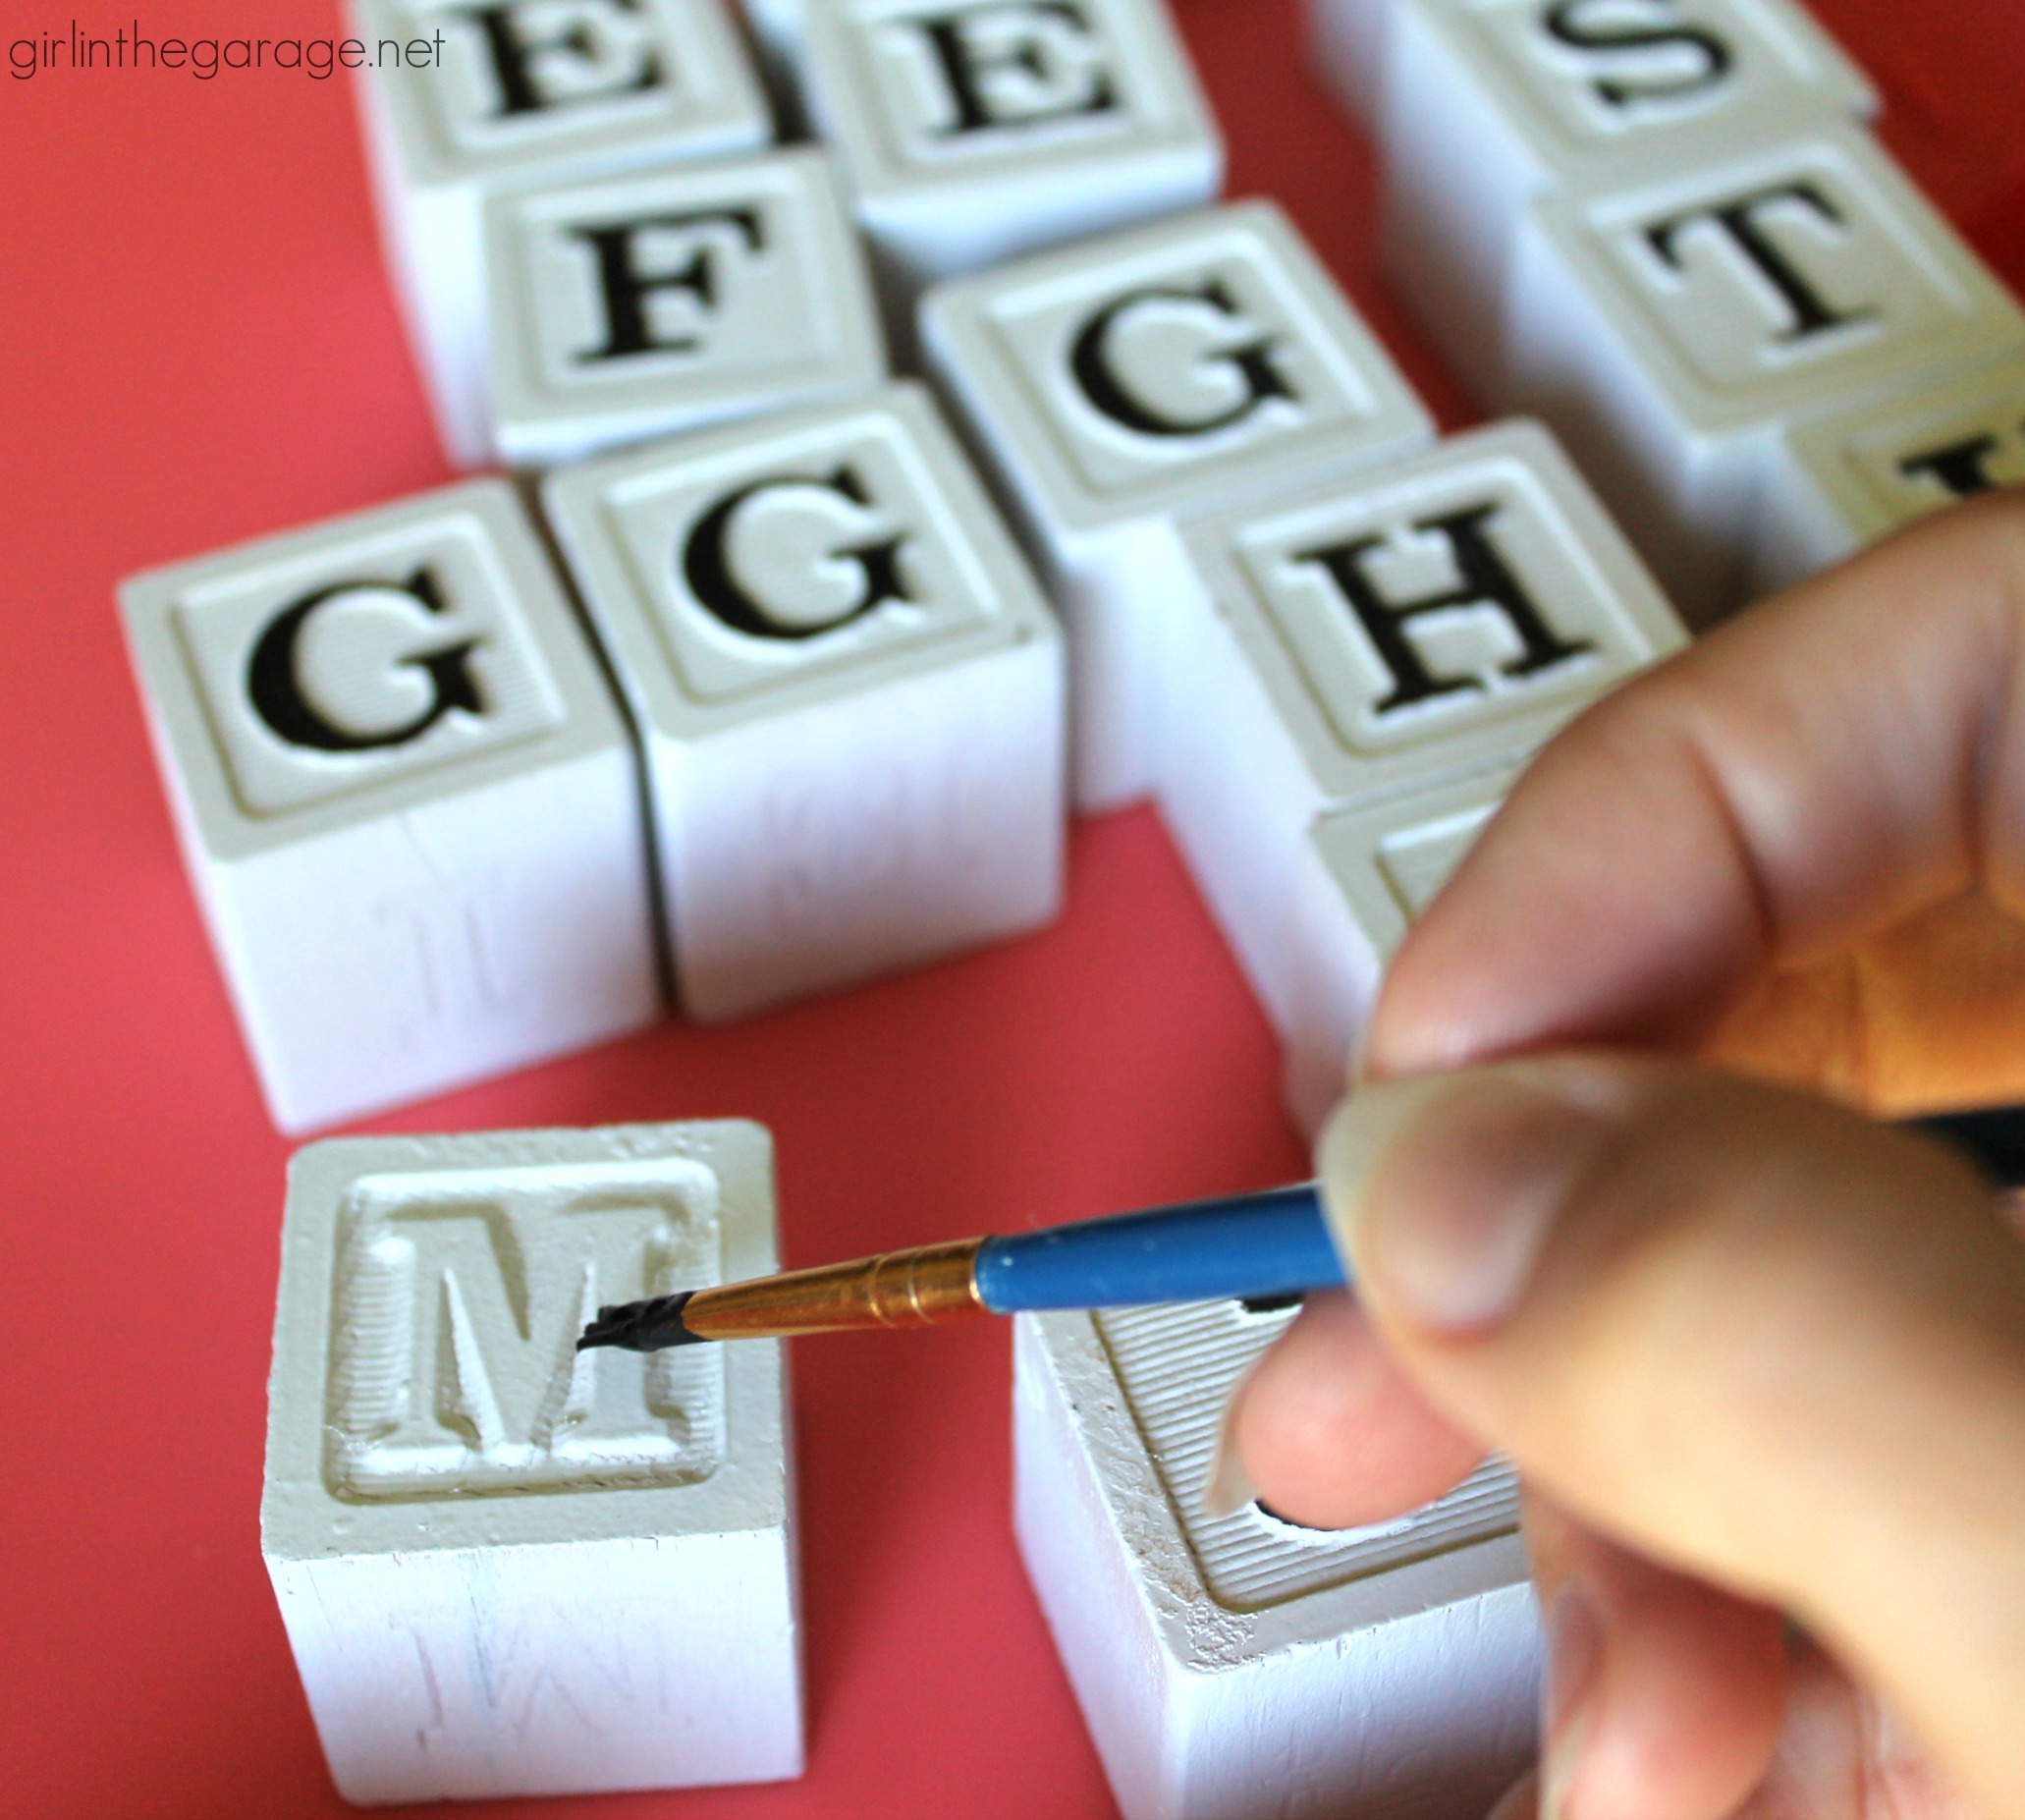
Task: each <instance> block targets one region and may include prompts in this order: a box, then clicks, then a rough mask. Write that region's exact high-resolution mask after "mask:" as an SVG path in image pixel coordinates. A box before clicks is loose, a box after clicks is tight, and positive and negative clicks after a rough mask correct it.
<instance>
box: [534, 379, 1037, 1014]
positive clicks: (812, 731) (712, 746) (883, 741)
mask: <svg viewBox="0 0 2025 1820" xmlns="http://www.w3.org/2000/svg"><path fill="white" fill-rule="evenodd" d="M545 498H546V502H547V506H548V511H549V517H550V520H551V522H552V524H554V527H555V530H556V533H557V537H558V539H559V541H560V542H561V544H562V545H563V548H564V550H565V551H566V552H567V554H568V556H569V559H570V562H571V565H572V568H573V569H574V570H575V575H576V579H577V582H578V586H579V589H580V591H581V594H582V596H583V599H584V602H585V604H586V606H587V607H588V609H589V611H590V613H591V615H592V617H593V619H594V620H595V622H596V623H597V625H598V626H599V628H600V630H601V631H602V633H603V634H604V636H605V640H606V643H607V646H608V648H609V649H610V650H611V652H612V654H613V658H614V661H615V663H616V664H617V666H618V669H619V672H620V676H621V680H622V686H623V687H624V688H625V689H626V690H627V691H628V694H629V699H630V702H631V706H632V712H633V717H634V720H635V722H636V723H637V725H638V726H639V728H640V730H641V735H642V738H643V740H644V743H645V748H646V773H647V779H648V786H649V797H650V800H651V805H652V814H653V826H654V835H655V847H656V852H657V854H658V855H659V860H660V866H661V885H662V897H663V902H664V906H665V913H666V917H667V935H668V941H669V945H670V947H671V949H672V951H673V953H674V956H675V966H676V974H677V979H678V982H679V985H680V988H681V993H682V999H683V1004H684V1008H685V1009H686V1010H687V1011H689V1012H690V1013H691V1014H692V1015H694V1016H696V1017H699V1018H704V1019H719V1018H730V1017H735V1016H739V1015H741V1014H744V1013H747V1012H753V1011H757V1010H760V1009H762V1008H763V1007H766V1006H769V1005H773V1004H778V1003H781V1002H784V1001H786V1000H789V999H793V998H795V997H799V996H801V995H804V994H807V993H812V992H818V991H824V990H828V989H831V988H834V987H838V986H842V985H845V984H847V983H849V982H852V981H855V980H858V979H862V978H866V977H869V976H871V975H873V974H877V973H881V972H885V971H889V970H891V969H894V968H897V967H902V966H905V965H914V964H917V963H920V962H924V961H927V960H930V959H933V958H936V957H939V956H941V955H945V954H948V953H951V952H953V951H956V950H958V949H962V948H967V947H971V946H974V945H976V944H979V943H982V942H986V941H990V940H994V939H997V938H1000V937H1003V936H1009V935H1012V934H1014V933H1017V932H1019V931H1022V930H1026V929H1031V928H1033V927H1035V926H1037V925H1038V924H1040V923H1042V922H1045V921H1047V920H1048V919H1049V918H1050V917H1052V916H1053V915H1054V913H1055V910H1056V909H1057V907H1058V905H1059V903H1060V897H1061V889H1062V848H1063V838H1064V820H1065V810H1064V801H1063V773H1064V769H1065V763H1066V760H1065V755H1064V744H1065V734H1064V724H1063V723H1064V716H1065V701H1064V697H1065V689H1066V684H1065V680H1064V674H1063V672H1064V661H1063V648H1062V636H1061V634H1060V632H1059V630H1058V629H1057V627H1056V624H1055V620H1054V616H1053V615H1052V614H1051V613H1050V611H1049V610H1048V606H1047V603H1046V602H1045V600H1044V599H1043V598H1042V596H1041V593H1040V590H1039V588H1038V586H1037V585H1036V584H1035V582H1034V580H1033V578H1032V576H1031V574H1030V572H1029V571H1028V570H1027V568H1026V566H1025V564H1024V561H1023V560H1022V558H1021V557H1020V555H1019V553H1018V550H1017V548H1016V546H1015V545H1014V543H1013V539H1012V536H1011V534H1010V533H1009V532H1008V531H1007V530H1006V529H1005V527H1004V526H1003V524H1000V522H999V521H998V519H997V517H996V515H995V514H994V512H993V509H992V507H991V504H990V502H989V500H988V498H987V496H986V494H985V491H984V488H983V486H982V485H981V483H980V482H979V481H978V480H977V479H976V477H975V476H974V475H973V474H972V473H971V471H970V469H969V467H968V465H967V463H966V462H965V460H964V457H963V454H962V451H961V450H960V448H959V447H958V444H957V441H956V439H955V437H954V436H953V435H952V434H951V433H950V431H949V430H948V428H947V427H946V426H945V425H944V424H943V423H942V421H941V419H940V418H939V417H938V415H937V414H936V411H935V407H934V405H933V404H932V402H931V401H930V399H929V397H928V395H927V392H926V390H925V389H924V388H922V387H920V386H917V385H910V384H909V385H897V386H893V387H890V388H888V389H886V390H884V391H882V392H878V393H874V394H872V395H870V396H868V397H866V398H864V399H862V400H858V401H854V402H851V403H848V404H844V405H837V406H831V407H828V408H827V409H825V410H822V411H818V412H809V413H801V414H794V415H790V416H775V417H769V418H766V419H764V420H762V421H759V422H756V423H751V424H747V425H743V426H741V427H739V428H736V429H727V430H719V431H715V432H712V433H709V434H707V435H699V436H691V437H686V438H683V439H680V440H677V441H675V442H671V443H666V444H662V445H658V446H653V447H649V448H647V449H643V450H640V451H638V452H636V453H633V454H629V455H624V456H614V457H610V458H607V459H606V460H604V461H602V462H596V463H592V464H590V465H589V466H587V467H584V468H579V469H571V470H566V471H564V472H561V473H558V474H555V475H552V476H551V477H550V479H549V481H548V483H547V487H546V493H545Z"/></svg>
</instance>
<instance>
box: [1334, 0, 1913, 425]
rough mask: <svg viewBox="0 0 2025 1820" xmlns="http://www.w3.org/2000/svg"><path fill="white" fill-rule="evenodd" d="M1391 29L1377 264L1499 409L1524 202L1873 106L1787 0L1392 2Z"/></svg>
mask: <svg viewBox="0 0 2025 1820" xmlns="http://www.w3.org/2000/svg"><path fill="white" fill-rule="evenodd" d="M1362 4H1364V5H1366V6H1369V5H1371V4H1372V0H1362ZM1389 17H1390V20H1391V26H1390V29H1389V30H1388V31H1387V32H1386V34H1385V46H1386V54H1387V63H1386V65H1385V81H1384V87H1385V95H1384V100H1383V103H1382V105H1381V108H1380V122H1379V138H1380V140H1381V146H1382V151H1383V158H1382V165H1383V169H1384V172H1385V204H1384V230H1383V232H1384V246H1385V252H1386V258H1387V263H1388V265H1389V267H1390V269H1391V272H1392V274H1393V276H1394V277H1395V279H1396V281H1397V282H1398V284H1399V285H1400V288H1401V289H1402V290H1403V291H1404V293H1405V295H1406V297H1407V298H1408V300H1409V301H1410V302H1411V303H1413V305H1414V307H1415V309H1416V310H1417V311H1418V312H1419V314H1420V316H1421V317H1422V319H1423V320H1424V322H1425V323H1426V324H1427V326H1428V328H1429V329H1430V330H1431V331H1432V332H1433V334H1434V336H1435V338H1436V340H1437V342H1438V343H1439V344H1440V345H1441V347H1442V348H1443V350H1444V352H1445V353H1446V354H1447V355H1448V356H1449V358H1450V361H1451V363H1452V364H1453V365H1454V366H1455V367H1456V369H1457V371H1458V372H1460V373H1461V374H1462V375H1463V377H1464V378H1465V379H1466V380H1468V381H1469V383H1470V384H1471V385H1472V387H1473V388H1474V389H1475V390H1476V392H1477V395H1478V396H1479V398H1481V399H1483V400H1484V401H1485V402H1486V403H1487V404H1489V405H1491V406H1492V408H1494V409H1503V408H1504V406H1505V373H1504V372H1503V371H1502V369H1501V367H1500V365H1499V358H1498V357H1499V354H1500V352H1501V345H1502V342H1503V335H1502V328H1503V315H1504V304H1505V289H1506V284H1507V274H1508V269H1509V265H1510V258H1511V248H1512V240H1513V236H1514V234H1515V232H1516V228H1517V223H1518V219H1519V216H1520V214H1521V212H1522V211H1523V209H1524V207H1525V205H1526V203H1527V202H1528V201H1530V200H1531V199H1532V198H1533V197H1535V196H1538V195H1541V194H1545V193H1551V192H1552V191H1554V190H1557V189H1559V188H1560V187H1562V186H1564V185H1566V184H1570V183H1582V182H1588V181H1592V180H1597V179H1603V180H1606V181H1611V182H1621V181H1622V180H1623V178H1624V176H1625V174H1626V173H1628V172H1633V171H1637V170H1639V169H1645V170H1650V171H1655V172H1669V171H1677V170H1680V169H1682V168H1685V167H1689V166H1692V165H1695V164H1701V163H1707V162H1709V161H1711V160H1712V159H1721V158H1723V157H1725V156H1727V155H1728V154H1730V153H1731V152H1733V151H1734V150H1735V149H1736V148H1737V147H1738V146H1739V145H1747V144H1751V143H1753V142H1757V141H1762V140H1765V139H1769V138H1782V137H1785V136H1787V135H1789V134H1791V133H1792V132H1794V131H1795V130H1801V131H1804V130H1805V128H1806V126H1807V124H1808V123H1809V122H1810V121H1813V120H1817V119H1819V120H1823V121H1832V120H1833V119H1835V118H1836V117H1837V116H1840V117H1843V118H1847V117H1850V116H1866V115H1869V114H1872V113H1874V112H1875V111H1876V107H1877V97H1876V94H1875V92H1874V90H1873V89H1872V88H1871V86H1870V84H1869V83H1868V82H1866V81H1865V79H1864V77H1863V75H1862V73H1861V72H1860V71H1859V70H1858V69H1857V68H1856V66H1855V65H1854V64H1853V63H1852V62H1851V61H1850V60H1849V58H1848V57H1847V56H1846V55H1845V54H1844V53H1843V52H1842V51H1841V50H1840V49H1839V48H1838V47H1837V46H1836V45H1835V43H1834V42H1833V40H1832V39H1831V38H1830V37H1829V36H1828V34H1827V33H1826V32H1824V31H1823V30H1822V29H1821V28H1820V27H1819V26H1817V25H1816V24H1815V23H1814V21H1813V20H1812V19H1811V18H1810V17H1809V16H1808V15H1807V13H1806V12H1805V11H1804V10H1803V9H1802V8H1801V7H1799V6H1797V5H1795V4H1792V0H1657V4H1638V5H1633V6H1626V5H1624V4H1623V3H1622V0H1390V5H1389Z"/></svg>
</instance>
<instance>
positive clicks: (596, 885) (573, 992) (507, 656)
mask: <svg viewBox="0 0 2025 1820" xmlns="http://www.w3.org/2000/svg"><path fill="white" fill-rule="evenodd" d="M121 601H122V606H123V608H124V611H125V616H126V623H127V634H128V641H129V646H130V649H131V652H132V656H133V660H134V666H135V670H136V673H137V678H138V681H139V685H140V692H141V696H142V699H143V702H144V704H145V707H146V710H147V715H148V722H149V727H150V730H151V732H152V735H153V738H154V745H155V753H156V757H157V760H158V761H159V763H160V766H161V771H162V777H163V782H164V784H165V786H166V787H167V790H168V795H169V800H170V805H171V807H172V809H173V811H174V815H175V821H176V828H177V833H178V836H179V837H180V839H181V842H182V846H183V853H184V858H185V861H186V863H187V864H188V866H189V868H190V873H191V877H192V881H193V883H194V885H195V887H196V892H197V898H198V901H199V903H200V904H201V906H202V908H203V911H204V915H205V919H206V921H207V923H208V924H209V927H210V932H211V940H212V944H213V946H214V947H215V949H216V950H217V953H218V958H219V962H220V964H221V965H222V966H223V967H224V970H225V975H226V980H227V983H228V984H229V985H230V986H231V989H232V995H233V999H234V1002H235V1004H236V1005H237V1007H238V1010H239V1016H240V1023H241V1027H242V1028H243V1029H244V1031H245V1033H246V1042H247V1045H248V1047H249V1048H250V1049H251V1051H252V1054H253V1060H254V1062H255V1065H256V1066H257V1068H258V1071H259V1075H260V1081H261V1085H262V1087H263V1088H264V1089H265V1092H266V1096H267V1103H268V1106H269V1108H270V1110H271V1111H272V1113H273V1115H274V1120H275V1123H276V1124H277V1125H279V1126H280V1127H281V1128H282V1130H284V1131H306V1130H311V1129H314V1128H317V1127H321V1126H327V1125H333V1124H337V1123H340V1122H342V1121H344V1120H347V1119H352V1118H356V1117H358V1116H359V1115H361V1114H363V1113H367V1112H371V1111H374V1110H377V1109H379V1108H382V1107H388V1106H394V1105H399V1104H400V1103H402V1102H403V1101H406V1100H410V1099H417V1098H420V1097H422V1096H424V1095H426V1094H430V1093H436V1092H441V1091H444V1090H445V1089H447V1088H450V1087H452V1086H457V1085H461V1084H463V1083H465V1082H466V1081H471V1080H476V1079H480V1078H483V1077H484V1076H486V1075H496V1074H501V1073H504V1072H505V1071H507V1070H509V1069H513V1068H519V1067H521V1066H524V1065H526V1064H528V1063H531V1062H535V1061H539V1060H542V1059H545V1058H547V1057H550V1056H554V1055H558V1054H561V1053H563V1052H565V1051H568V1050H572V1049H577V1048H582V1047H585V1046H587V1045H589V1044H592V1043H597V1042H601V1041H604V1040H605V1039H607V1038H608V1037H612V1036H617V1035H619V1034H622V1033H623V1032H625V1031H628V1030H630V1029H633V1028H636V1027H638V1026H639V1025H641V1024H644V1023H647V1022H649V1021H651V1020H653V1019H654V1018H655V1017H656V1016H657V1015H658V1012H659V1009H660V1007H659V997H658V990H657V986H656V978H655V963H654V941H653V930H652V918H651V915H650V913H649V897H650V893H649V888H648V882H647V876H646V866H645V859H644V856H643V855H642V853H641V844H640V831H639V802H638V788H637V783H636V778H635V771H634V765H633V760H632V755H631V749H630V745H629V740H628V736H627V731H626V726H625V722H624V719H623V718H622V715H621V711H620V707H619V704H618V703H617V702H616V701H615V700H614V699H613V697H612V693H611V690H610V688H609V686H608V685H607V684H606V682H605V681H604V678H603V675H602V674H601V672H600V670H599V667H598V661H597V658H596V655H595V653H594V652H593V650H592V648H591V645H590V642H589V640H588V638H587V637H586V635H585V634H584V632H583V630H582V628H581V626H580V624H579V623H578V622H577V620H576V619H575V616H574V614H573V613H572V611H571V608H570V606H569V603H568V601H567V600H566V599H565V597H564V595H563V592H562V588H561V585H560V583H559V581H558V579H557V577H556V575H555V573H554V571H553V569H552V568H551V567H550V565H549V563H548V560H547V558H546V557H545V556H544V554H543V552H542V550H541V547H540V545H539V543H538V542H537V540H536V535H535V531H534V527H533V525H532V524H529V523H528V521H527V517H526V514H525V512H524V510H523V509H522V508H521V506H520V503H519V501H518V500H517V499H516V498H515V496H514V494H513V491H512V489H511V488H510V487H508V486H507V485H505V484H504V483H503V482H500V481H491V480H488V481H473V482H471V483H469V484H467V485H465V486H460V487H453V488H450V489H447V490H445V491H443V492H439V493H434V494H426V495H423V496H422V497H420V498H418V499H413V500H410V501H407V502H404V503H403V504H400V505H397V506H392V507H387V508H383V509H381V510H378V511H373V512H367V513H362V514H359V515H357V516H356V517H352V518H346V519H340V520H336V521H333V522H332V523H330V524H323V525H318V526H316V527H314V528H312V529H308V530H303V531H298V532H295V533H293V534H290V535H287V536H281V537H276V538H271V539H268V540H266V541H263V542H259V543H253V544H247V545H246V546H243V547H242V548H239V549H235V550H229V551H226V552H224V553H223V554H221V555H217V556H212V557H208V558H204V559H202V560H199V561H196V562H192V563H188V564H183V565H179V566H177V567H174V568H169V569H161V570H156V571H153V572H151V573H149V574H147V575H143V576H138V577H136V578H135V579H132V580H130V581H128V582H127V583H126V584H125V586H124V587H123V588H122V590H121Z"/></svg>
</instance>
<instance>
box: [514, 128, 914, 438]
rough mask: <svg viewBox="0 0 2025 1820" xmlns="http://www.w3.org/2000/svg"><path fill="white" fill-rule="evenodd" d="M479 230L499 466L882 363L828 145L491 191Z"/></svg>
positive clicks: (866, 281) (660, 431) (829, 382)
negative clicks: (575, 183)
mask: <svg viewBox="0 0 2025 1820" xmlns="http://www.w3.org/2000/svg"><path fill="white" fill-rule="evenodd" d="M485 238H486V257H487V259H488V261H489V272H488V285H489V289H490V295H491V300H492V319H493V321H494V322H495V324H496V325H497V329H498V333H497V334H496V335H494V336H493V338H492V352H491V363H490V371H491V393H492V407H493V409H492V430H493V441H494V449H495V453H496V454H497V455H498V457H499V459H500V460H501V461H502V462H506V463H510V464H514V465H517V466H521V467H537V466H554V465H557V464H560V463H564V462H573V461H579V460H581V459H583V458H584V457H586V456H589V455H593V454H596V453H598V452H600V451H602V450H606V449H610V448H615V447H618V446H620V445H622V444H625V443H629V442H640V441H643V440H645V439H646V438H648V437H650V436H657V435H665V434H668V433H670V432H672V431H676V430H685V429H694V428H697V427H700V426H702V425H705V424H709V423H713V422H719V421H723V420H725V419H728V418H733V417H740V416H750V415H756V414H759V413H760V412H763V411H770V410H779V409H782V408H784V407H788V406H793V405H816V404H822V403H825V402H827V401H828V400H829V399H831V398H839V397H846V396H848V395H849V394H850V393H852V392H859V391H866V390H869V389H870V388H871V387H873V386H874V385H876V384H878V383H879V381H881V380H882V379H884V378H885V376H886V338H885V334H884V332H883V331H882V329H881V328H880V325H879V312H878V305H877V303H875V301H874V299H873V296H872V286H871V279H870V275H869V274H868V273H867V271H866V269H865V263H864V256H863V254H862V252H861V251H860V250H859V248H858V243H857V237H856V235H855V234H853V233H852V231H851V228H850V223H849V220H848V217H847V216H846V215H845V213H844V210H843V207H842V205H841V203H840V202H839V200H838V197H837V193H836V189H835V186H834V185H833V184H832V182H831V178H830V171H829V165H828V161H827V160H826V159H825V158H824V157H823V155H822V154H821V153H820V152H817V151H786V152H774V153H770V154H768V155H766V156H764V157H759V158H747V159H738V160H733V161H717V160H713V161H711V162H709V163H705V164H695V165H687V166H679V167H677V168H675V169H673V170H668V171H660V172H656V173H654V174H653V175H652V176H648V177H629V178H622V179H616V180H608V181H606V182H603V183H599V184H590V185H583V186H579V187H576V188H573V189H567V190H539V191H532V192H521V193H516V194H512V195H507V196H501V197H496V198H494V199H493V200H492V201H491V202H490V203H488V204H487V206H486V236H485Z"/></svg>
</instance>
